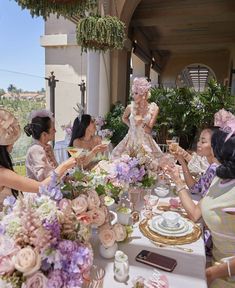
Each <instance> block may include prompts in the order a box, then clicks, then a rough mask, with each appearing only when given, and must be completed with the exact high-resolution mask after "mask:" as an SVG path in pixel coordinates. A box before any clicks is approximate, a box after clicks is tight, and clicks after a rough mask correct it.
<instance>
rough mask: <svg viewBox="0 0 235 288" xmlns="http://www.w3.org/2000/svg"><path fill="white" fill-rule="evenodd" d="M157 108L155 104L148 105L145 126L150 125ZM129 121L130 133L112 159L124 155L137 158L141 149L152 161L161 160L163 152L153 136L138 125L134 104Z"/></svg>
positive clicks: (117, 148) (119, 145)
mask: <svg viewBox="0 0 235 288" xmlns="http://www.w3.org/2000/svg"><path fill="white" fill-rule="evenodd" d="M155 108H156V104H155V103H151V104H149V105H148V110H147V113H146V115H145V116H144V118H143V122H144V123H145V124H148V123H149V121H150V119H151V117H152V113H153V111H154V109H155ZM129 120H130V127H129V130H128V133H127V135H126V136H125V137H124V138H123V140H122V141H121V142H120V143H119V144H118V145H117V146H116V147H115V148H114V150H113V151H112V154H111V159H115V158H119V157H120V156H121V155H122V154H128V155H130V156H136V155H135V154H138V151H139V150H140V149H144V150H145V152H146V153H147V154H148V155H150V156H151V157H152V159H157V158H160V157H161V156H162V151H161V149H160V147H159V146H158V145H157V143H156V142H155V141H154V139H153V137H152V135H151V134H148V133H146V132H145V130H144V127H143V125H136V120H135V115H134V109H133V103H132V104H131V113H130V116H129Z"/></svg>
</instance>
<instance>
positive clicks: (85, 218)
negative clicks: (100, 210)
mask: <svg viewBox="0 0 235 288" xmlns="http://www.w3.org/2000/svg"><path fill="white" fill-rule="evenodd" d="M77 219H78V220H79V221H81V222H82V223H83V224H85V225H90V224H91V223H92V218H91V214H89V212H84V213H82V214H80V215H78V216H77Z"/></svg>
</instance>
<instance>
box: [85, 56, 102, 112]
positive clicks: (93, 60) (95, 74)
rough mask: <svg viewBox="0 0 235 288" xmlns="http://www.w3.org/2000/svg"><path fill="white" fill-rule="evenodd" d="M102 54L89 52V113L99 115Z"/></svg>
mask: <svg viewBox="0 0 235 288" xmlns="http://www.w3.org/2000/svg"><path fill="white" fill-rule="evenodd" d="M99 84H100V54H99V53H98V52H93V51H88V52H87V113H88V114H91V115H92V116H98V115H99V89H100V87H99V86H100V85H99Z"/></svg>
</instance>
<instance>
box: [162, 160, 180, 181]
mask: <svg viewBox="0 0 235 288" xmlns="http://www.w3.org/2000/svg"><path fill="white" fill-rule="evenodd" d="M164 170H165V171H166V173H167V174H168V175H169V176H170V177H171V179H172V180H173V181H174V182H175V183H176V185H183V184H184V183H183V181H182V180H181V178H180V173H179V167H177V166H176V165H171V164H168V165H166V166H165V168H164Z"/></svg>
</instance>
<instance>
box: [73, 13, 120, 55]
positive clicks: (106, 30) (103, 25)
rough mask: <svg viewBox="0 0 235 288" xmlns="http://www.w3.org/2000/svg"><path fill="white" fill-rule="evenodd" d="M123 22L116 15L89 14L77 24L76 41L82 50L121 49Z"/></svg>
mask: <svg viewBox="0 0 235 288" xmlns="http://www.w3.org/2000/svg"><path fill="white" fill-rule="evenodd" d="M124 39H125V24H124V23H123V22H122V21H121V20H119V19H118V18H117V17H113V16H109V15H107V16H100V15H90V16H88V17H85V18H83V19H80V20H79V22H78V24H77V43H78V45H80V46H81V47H82V51H87V50H88V49H90V50H102V51H106V50H108V49H122V48H123V46H124Z"/></svg>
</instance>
